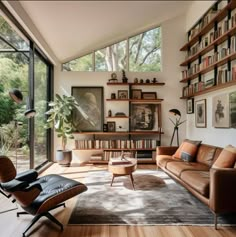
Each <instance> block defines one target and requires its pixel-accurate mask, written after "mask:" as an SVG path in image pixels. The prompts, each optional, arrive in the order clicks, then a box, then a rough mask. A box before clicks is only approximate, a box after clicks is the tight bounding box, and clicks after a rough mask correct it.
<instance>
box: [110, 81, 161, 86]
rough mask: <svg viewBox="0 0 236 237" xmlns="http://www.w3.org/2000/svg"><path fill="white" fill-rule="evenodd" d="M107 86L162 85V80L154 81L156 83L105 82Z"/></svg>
mask: <svg viewBox="0 0 236 237" xmlns="http://www.w3.org/2000/svg"><path fill="white" fill-rule="evenodd" d="M107 85H108V86H129V85H130V86H164V85H165V83H164V82H156V83H152V82H151V83H132V82H128V83H123V82H107Z"/></svg>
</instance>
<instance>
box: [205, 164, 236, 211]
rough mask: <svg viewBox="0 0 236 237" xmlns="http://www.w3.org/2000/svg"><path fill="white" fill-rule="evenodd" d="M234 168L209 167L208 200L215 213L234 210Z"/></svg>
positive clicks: (235, 208) (235, 204)
mask: <svg viewBox="0 0 236 237" xmlns="http://www.w3.org/2000/svg"><path fill="white" fill-rule="evenodd" d="M235 187H236V169H235V168H222V169H213V168H212V169H210V202H209V206H210V208H211V210H213V211H214V212H215V213H227V212H235V211H236V202H235V200H236V189H235Z"/></svg>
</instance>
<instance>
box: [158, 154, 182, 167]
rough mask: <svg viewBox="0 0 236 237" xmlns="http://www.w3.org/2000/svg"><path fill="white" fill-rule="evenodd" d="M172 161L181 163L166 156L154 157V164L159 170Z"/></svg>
mask: <svg viewBox="0 0 236 237" xmlns="http://www.w3.org/2000/svg"><path fill="white" fill-rule="evenodd" d="M172 161H179V162H182V161H181V160H179V159H175V158H173V157H172V156H168V155H157V156H156V163H157V165H158V166H159V167H161V168H166V164H167V163H168V162H172Z"/></svg>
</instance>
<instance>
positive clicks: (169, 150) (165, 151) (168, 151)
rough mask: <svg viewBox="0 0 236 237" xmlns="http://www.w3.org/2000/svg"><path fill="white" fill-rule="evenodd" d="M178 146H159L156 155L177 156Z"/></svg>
mask: <svg viewBox="0 0 236 237" xmlns="http://www.w3.org/2000/svg"><path fill="white" fill-rule="evenodd" d="M177 149H178V146H158V147H157V148H156V155H168V156H172V155H174V154H175V152H176V150H177Z"/></svg>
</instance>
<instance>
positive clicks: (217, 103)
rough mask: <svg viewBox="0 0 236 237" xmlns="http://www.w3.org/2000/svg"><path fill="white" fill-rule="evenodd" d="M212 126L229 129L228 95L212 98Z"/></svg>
mask: <svg viewBox="0 0 236 237" xmlns="http://www.w3.org/2000/svg"><path fill="white" fill-rule="evenodd" d="M212 126H213V127H215V128H228V127H229V95H228V94H222V95H217V96H215V97H213V98H212Z"/></svg>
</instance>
